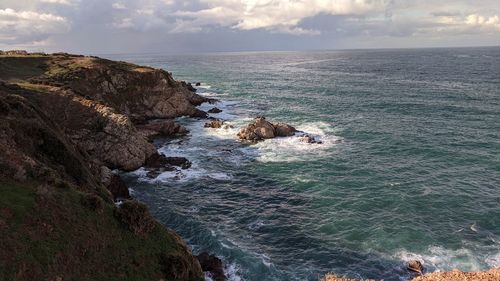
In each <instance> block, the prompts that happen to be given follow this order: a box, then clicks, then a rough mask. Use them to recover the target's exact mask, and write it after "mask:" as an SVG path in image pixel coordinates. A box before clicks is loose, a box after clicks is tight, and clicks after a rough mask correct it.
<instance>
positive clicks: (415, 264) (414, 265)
mask: <svg viewBox="0 0 500 281" xmlns="http://www.w3.org/2000/svg"><path fill="white" fill-rule="evenodd" d="M406 268H407V269H408V270H409V271H412V272H416V273H418V274H420V275H423V272H424V266H423V265H422V263H421V262H420V261H418V260H411V261H409V262H408V265H407V266H406Z"/></svg>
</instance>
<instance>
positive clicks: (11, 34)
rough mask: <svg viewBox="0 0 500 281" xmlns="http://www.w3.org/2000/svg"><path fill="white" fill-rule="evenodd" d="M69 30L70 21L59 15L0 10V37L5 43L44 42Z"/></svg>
mask: <svg viewBox="0 0 500 281" xmlns="http://www.w3.org/2000/svg"><path fill="white" fill-rule="evenodd" d="M68 30H69V23H68V20H67V19H66V18H64V17H61V16H58V15H54V14H49V13H38V12H34V11H16V10H14V9H9V8H7V9H0V37H1V38H3V40H4V42H3V43H7V42H14V43H25V42H34V41H42V40H43V39H44V38H46V37H47V36H49V35H51V34H59V33H64V32H67V31H68Z"/></svg>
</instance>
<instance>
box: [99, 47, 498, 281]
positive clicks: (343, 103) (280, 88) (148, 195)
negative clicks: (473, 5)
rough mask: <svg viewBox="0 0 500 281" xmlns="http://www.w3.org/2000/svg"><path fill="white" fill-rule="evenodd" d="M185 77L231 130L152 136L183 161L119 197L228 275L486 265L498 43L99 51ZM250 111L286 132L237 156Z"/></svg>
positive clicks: (379, 274) (199, 128)
mask: <svg viewBox="0 0 500 281" xmlns="http://www.w3.org/2000/svg"><path fill="white" fill-rule="evenodd" d="M108 57H110V58H113V59H121V60H125V61H129V62H133V63H138V64H142V65H149V66H153V67H158V68H163V69H166V70H168V71H171V72H173V75H174V77H175V78H176V79H180V80H186V81H191V82H198V81H200V82H201V83H202V84H201V86H200V87H198V93H199V94H201V95H204V96H207V97H211V98H217V99H219V102H218V103H217V104H215V105H210V104H205V105H202V106H201V107H200V108H202V109H204V110H208V109H210V108H211V107H213V106H216V107H218V108H220V109H222V110H223V112H222V113H219V114H211V116H213V117H216V118H221V119H224V120H226V121H227V123H228V124H231V125H233V126H234V128H232V129H231V128H228V129H211V128H204V127H203V124H204V120H195V119H189V118H179V119H178V122H180V123H181V124H183V125H184V126H186V127H187V128H188V129H189V130H190V134H189V135H188V136H186V137H183V138H180V139H165V140H158V141H157V143H156V144H157V145H158V146H159V148H160V149H159V150H160V152H162V153H164V154H165V155H167V156H183V157H187V158H188V159H189V160H191V161H192V162H193V166H192V168H190V169H187V170H179V171H174V172H166V173H164V174H161V175H159V176H158V177H157V178H155V179H149V178H147V177H146V176H145V172H144V171H143V170H138V171H136V172H133V173H131V174H128V176H127V177H128V180H129V182H130V186H131V188H132V190H133V195H134V197H136V198H137V199H138V200H140V201H142V202H144V203H146V204H147V205H148V206H149V207H150V209H151V212H152V213H153V214H154V216H155V217H157V218H158V219H159V220H160V221H161V222H162V223H164V224H165V225H166V226H168V227H170V228H172V229H174V230H175V231H176V232H177V233H179V234H180V235H181V236H182V237H183V238H184V239H185V240H186V241H187V243H188V244H189V245H190V246H191V247H192V248H193V251H194V252H195V253H198V252H201V251H208V252H209V253H211V254H215V255H217V256H218V257H220V258H221V259H222V260H223V261H224V264H225V265H226V273H227V275H228V276H229V278H230V280H249V281H250V280H252V281H265V280H318V279H319V277H320V276H322V275H323V274H325V273H326V272H334V273H336V274H339V275H346V276H349V277H355V278H377V279H380V278H384V279H385V280H405V279H408V278H409V275H408V273H407V272H406V270H405V261H408V260H411V259H419V260H422V261H423V262H424V266H425V267H426V269H427V270H428V271H436V270H441V271H442V270H451V269H453V268H459V269H461V270H483V269H487V268H490V267H495V266H496V267H498V266H500V48H463V49H419V50H355V51H322V52H260V53H226V54H196V55H176V56H172V55H161V54H135V55H113V56H108ZM256 116H265V117H266V118H267V119H268V120H270V121H273V122H286V123H288V124H291V125H293V126H295V127H296V128H297V129H299V130H301V131H303V132H306V133H309V134H311V135H313V136H315V137H316V138H318V139H321V140H322V141H323V144H307V143H304V142H301V141H300V139H299V138H298V137H296V136H294V137H288V138H278V139H273V140H266V141H263V142H260V143H258V144H254V145H249V144H245V143H241V142H239V141H238V140H237V137H236V134H237V132H238V129H239V128H240V127H242V126H244V125H245V124H248V123H249V122H251V121H252V119H253V118H254V117H256Z"/></svg>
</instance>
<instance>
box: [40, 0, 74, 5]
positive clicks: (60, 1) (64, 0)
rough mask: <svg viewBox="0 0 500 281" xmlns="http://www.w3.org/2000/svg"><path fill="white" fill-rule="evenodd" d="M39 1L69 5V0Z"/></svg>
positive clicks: (41, 0)
mask: <svg viewBox="0 0 500 281" xmlns="http://www.w3.org/2000/svg"><path fill="white" fill-rule="evenodd" d="M40 2H41V3H49V4H61V5H71V2H70V1H68V0H40Z"/></svg>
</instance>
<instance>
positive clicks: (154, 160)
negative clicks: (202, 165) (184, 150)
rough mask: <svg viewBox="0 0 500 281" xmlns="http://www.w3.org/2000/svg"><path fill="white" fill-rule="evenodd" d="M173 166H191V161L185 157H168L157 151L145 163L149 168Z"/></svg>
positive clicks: (184, 167) (183, 167) (186, 167)
mask: <svg viewBox="0 0 500 281" xmlns="http://www.w3.org/2000/svg"><path fill="white" fill-rule="evenodd" d="M171 166H178V167H181V168H182V169H188V168H190V167H191V161H189V160H187V159H186V158H184V157H166V156H165V155H163V154H159V153H155V154H153V155H151V156H150V157H149V158H148V159H147V160H146V163H145V167H146V168H149V169H162V168H167V169H168V168H171Z"/></svg>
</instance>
